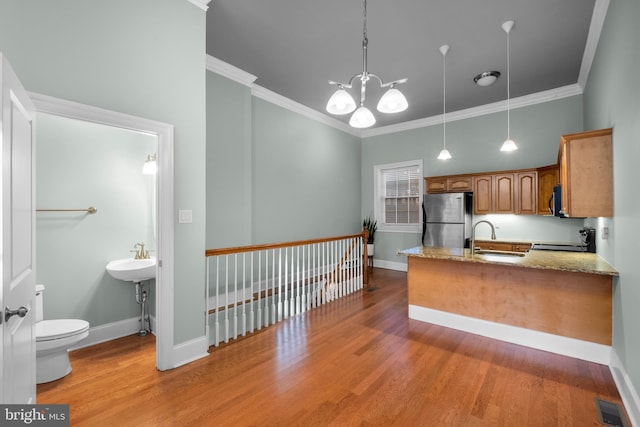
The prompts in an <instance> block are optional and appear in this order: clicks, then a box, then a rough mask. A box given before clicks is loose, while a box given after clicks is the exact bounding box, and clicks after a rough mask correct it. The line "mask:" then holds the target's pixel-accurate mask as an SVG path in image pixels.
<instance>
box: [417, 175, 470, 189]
mask: <svg viewBox="0 0 640 427" xmlns="http://www.w3.org/2000/svg"><path fill="white" fill-rule="evenodd" d="M424 182H425V184H424V188H425V189H426V192H427V193H457V192H464V191H473V176H472V175H451V176H435V177H430V178H425V179H424Z"/></svg>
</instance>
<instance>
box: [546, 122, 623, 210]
mask: <svg viewBox="0 0 640 427" xmlns="http://www.w3.org/2000/svg"><path fill="white" fill-rule="evenodd" d="M611 133H612V129H602V130H597V131H591V132H581V133H574V134H571V135H564V136H562V137H561V138H560V150H559V153H558V164H559V165H560V185H561V186H562V213H564V214H565V215H568V216H571V217H610V216H613V152H612V147H611Z"/></svg>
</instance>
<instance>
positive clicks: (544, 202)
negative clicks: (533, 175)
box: [538, 165, 560, 215]
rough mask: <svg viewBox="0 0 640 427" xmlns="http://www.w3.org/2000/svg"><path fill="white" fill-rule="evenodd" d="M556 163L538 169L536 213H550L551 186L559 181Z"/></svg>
mask: <svg viewBox="0 0 640 427" xmlns="http://www.w3.org/2000/svg"><path fill="white" fill-rule="evenodd" d="M559 173H560V171H559V170H558V165H552V166H546V167H544V168H539V169H538V215H551V214H552V213H553V212H552V211H551V209H550V208H549V203H550V201H549V200H550V199H551V196H553V187H555V186H556V185H558V184H559V183H560V177H559Z"/></svg>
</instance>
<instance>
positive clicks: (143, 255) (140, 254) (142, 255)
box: [131, 243, 151, 259]
mask: <svg viewBox="0 0 640 427" xmlns="http://www.w3.org/2000/svg"><path fill="white" fill-rule="evenodd" d="M138 246H140V249H139V250H135V251H131V252H135V253H136V256H135V257H134V259H149V258H151V256H150V255H149V251H145V250H144V243H136V244H135V245H133V249H136V248H137V247H138Z"/></svg>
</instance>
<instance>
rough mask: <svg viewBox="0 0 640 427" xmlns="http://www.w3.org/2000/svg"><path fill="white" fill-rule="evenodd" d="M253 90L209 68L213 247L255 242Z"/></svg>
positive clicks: (210, 243) (209, 227)
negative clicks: (252, 136)
mask: <svg viewBox="0 0 640 427" xmlns="http://www.w3.org/2000/svg"><path fill="white" fill-rule="evenodd" d="M251 102H252V101H251V89H250V88H248V87H247V86H245V85H242V84H239V83H236V82H234V81H231V80H229V79H227V78H226V77H222V76H220V75H218V74H216V73H213V72H207V248H208V249H213V248H225V247H232V246H243V245H250V244H251V243H252V234H251V231H252V230H251V223H252V221H251V218H252V213H253V209H252V204H251V202H252V191H253V189H252V188H253V187H252V177H253V171H252V166H253V160H252V159H253V156H252V141H251Z"/></svg>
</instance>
